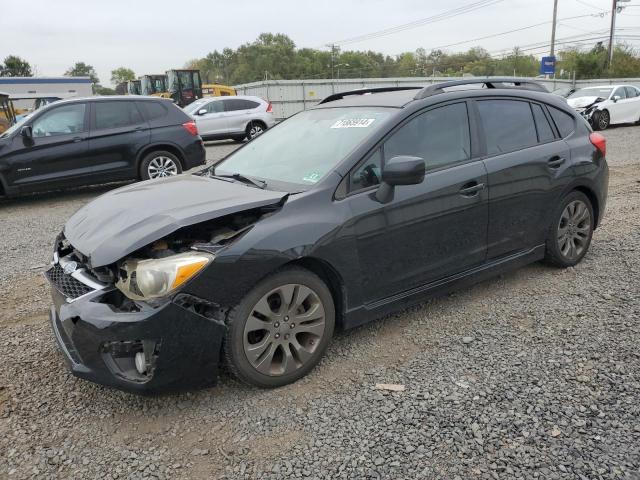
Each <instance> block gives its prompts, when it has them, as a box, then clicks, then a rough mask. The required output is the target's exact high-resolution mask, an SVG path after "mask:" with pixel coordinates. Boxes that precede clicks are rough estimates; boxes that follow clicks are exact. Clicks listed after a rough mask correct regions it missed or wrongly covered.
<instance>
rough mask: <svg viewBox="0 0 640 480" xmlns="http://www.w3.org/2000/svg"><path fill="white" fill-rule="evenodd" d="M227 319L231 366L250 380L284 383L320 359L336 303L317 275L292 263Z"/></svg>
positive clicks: (258, 287) (227, 358) (253, 382)
mask: <svg viewBox="0 0 640 480" xmlns="http://www.w3.org/2000/svg"><path fill="white" fill-rule="evenodd" d="M227 323H228V328H227V334H226V337H225V341H224V357H225V361H226V364H227V366H228V367H229V370H231V372H232V373H233V374H234V375H235V376H236V377H237V378H238V379H240V380H241V381H243V382H245V383H248V384H250V385H255V386H259V387H266V388H273V387H281V386H283V385H287V384H289V383H293V382H295V381H296V380H299V379H300V378H302V377H303V376H305V375H306V374H307V373H309V371H311V369H313V368H314V367H315V366H316V365H317V364H318V362H319V361H320V359H321V358H322V356H323V355H324V352H325V351H326V349H327V347H328V345H329V343H330V341H331V337H332V336H333V330H334V326H335V306H334V303H333V298H332V296H331V292H330V291H329V289H328V288H327V286H326V284H325V283H324V282H323V281H322V280H321V279H320V278H319V277H318V276H317V275H315V274H313V273H311V272H309V271H308V270H305V269H302V268H289V269H286V270H281V271H279V272H277V273H274V274H273V275H271V276H269V277H267V278H265V279H264V280H263V281H261V282H260V283H259V284H258V285H256V287H254V288H253V290H251V292H249V293H248V294H247V295H246V296H245V298H244V299H243V300H242V301H241V302H240V303H239V304H238V305H237V306H236V307H235V308H233V309H232V310H231V311H230V312H229V316H228V322H227Z"/></svg>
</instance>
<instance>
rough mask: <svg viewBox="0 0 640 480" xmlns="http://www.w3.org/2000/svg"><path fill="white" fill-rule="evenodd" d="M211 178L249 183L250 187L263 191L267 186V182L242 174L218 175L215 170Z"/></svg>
mask: <svg viewBox="0 0 640 480" xmlns="http://www.w3.org/2000/svg"><path fill="white" fill-rule="evenodd" d="M211 176H213V177H220V178H233V179H234V180H238V181H239V182H243V183H248V184H250V185H253V186H254V187H258V188H262V189H264V188H265V187H266V186H267V182H265V181H264V180H259V179H253V178H249V177H247V176H246V175H243V174H241V173H229V174H227V173H216V172H215V170H214V171H212V172H211Z"/></svg>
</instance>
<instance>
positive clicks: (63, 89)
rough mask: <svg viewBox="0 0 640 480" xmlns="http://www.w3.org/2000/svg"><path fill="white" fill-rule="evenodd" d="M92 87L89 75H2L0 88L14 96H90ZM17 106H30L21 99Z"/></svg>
mask: <svg viewBox="0 0 640 480" xmlns="http://www.w3.org/2000/svg"><path fill="white" fill-rule="evenodd" d="M92 87H93V85H92V83H91V79H90V78H89V77H0V90H2V91H3V92H6V93H8V94H9V95H10V96H11V97H13V98H36V97H38V98H45V97H51V98H53V97H57V98H71V97H90V96H91V95H93V88H92ZM31 103H33V102H31ZM15 106H16V108H28V106H27V105H24V106H23V105H20V101H17V102H16V105H15Z"/></svg>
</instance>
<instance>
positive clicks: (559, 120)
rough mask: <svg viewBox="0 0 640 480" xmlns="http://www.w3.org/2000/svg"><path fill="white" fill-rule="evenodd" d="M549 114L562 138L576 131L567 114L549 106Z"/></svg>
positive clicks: (571, 119) (571, 118)
mask: <svg viewBox="0 0 640 480" xmlns="http://www.w3.org/2000/svg"><path fill="white" fill-rule="evenodd" d="M549 113H550V114H551V118H553V122H554V123H555V124H556V127H558V131H559V132H560V135H561V136H562V138H566V137H568V136H569V135H571V133H572V132H573V131H574V130H575V129H576V122H575V120H574V118H573V117H572V116H571V115H569V114H568V113H566V112H563V111H562V110H560V109H558V108H555V107H551V106H549Z"/></svg>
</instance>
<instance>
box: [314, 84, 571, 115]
mask: <svg viewBox="0 0 640 480" xmlns="http://www.w3.org/2000/svg"><path fill="white" fill-rule="evenodd" d="M495 95H500V96H502V95H504V96H517V97H523V96H525V97H527V98H531V99H536V100H538V101H546V102H548V103H554V104H556V105H562V102H556V101H555V100H557V99H553V101H552V100H551V99H550V98H549V96H550V94H549V93H548V90H547V89H546V88H545V87H544V86H543V85H542V84H540V83H537V82H535V81H532V80H527V79H518V78H509V77H504V78H502V77H501V78H493V79H469V80H453V81H450V82H442V83H435V84H431V85H427V86H425V87H416V86H407V87H391V88H379V89H376V88H372V89H360V90H352V91H347V92H341V93H336V94H333V95H330V96H329V97H327V98H325V99H324V100H322V102H320V104H318V105H317V106H316V107H314V108H339V107H356V106H368V107H371V106H377V107H395V108H403V107H405V106H407V105H409V104H411V103H413V102H417V101H420V100H427V99H436V100H438V101H443V100H450V99H455V98H461V97H466V98H468V97H478V96H495ZM556 97H557V96H556ZM565 106H566V105H565Z"/></svg>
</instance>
